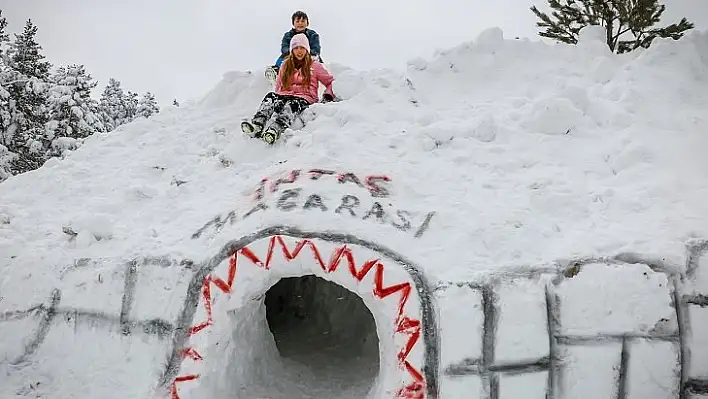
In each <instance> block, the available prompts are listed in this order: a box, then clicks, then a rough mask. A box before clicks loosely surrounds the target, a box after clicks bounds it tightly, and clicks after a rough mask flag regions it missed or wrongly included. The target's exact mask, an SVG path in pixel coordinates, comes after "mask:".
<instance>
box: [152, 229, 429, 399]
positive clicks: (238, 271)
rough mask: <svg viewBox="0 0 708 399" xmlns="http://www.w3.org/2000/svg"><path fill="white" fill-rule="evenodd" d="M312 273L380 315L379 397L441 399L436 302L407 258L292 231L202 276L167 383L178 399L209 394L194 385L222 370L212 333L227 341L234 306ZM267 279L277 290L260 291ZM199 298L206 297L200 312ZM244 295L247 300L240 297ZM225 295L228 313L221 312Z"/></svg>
mask: <svg viewBox="0 0 708 399" xmlns="http://www.w3.org/2000/svg"><path fill="white" fill-rule="evenodd" d="M385 258H388V259H385ZM293 263H299V264H298V265H293ZM394 264H395V266H394ZM264 274H273V276H272V277H264ZM304 274H315V275H318V276H320V277H324V278H325V279H328V280H330V281H333V282H335V283H337V284H340V285H342V286H343V287H345V288H347V289H349V290H350V291H353V292H355V293H357V294H358V295H359V296H360V297H362V299H363V300H364V303H365V304H366V305H367V307H368V308H369V309H370V310H371V311H372V314H373V315H374V319H375V322H376V326H377V329H378V335H379V342H380V350H379V352H380V358H381V364H382V368H381V374H380V375H379V386H378V387H376V392H377V395H379V396H380V395H385V396H390V397H397V398H410V399H418V398H420V399H422V398H426V397H437V385H438V384H437V382H436V381H437V376H436V372H437V369H438V368H437V366H436V365H437V363H436V359H437V357H438V356H437V353H436V350H437V342H438V339H437V335H436V334H437V332H438V329H437V328H436V323H435V320H434V317H433V311H432V307H431V306H432V304H431V303H430V301H429V295H430V294H429V292H430V289H429V288H428V285H427V283H426V282H425V280H424V279H423V276H422V274H421V272H420V271H419V269H418V268H417V267H416V266H414V265H413V264H412V263H410V262H407V261H406V260H405V259H404V258H403V257H401V256H400V255H397V254H395V253H394V252H392V251H390V250H387V249H385V248H382V247H380V246H378V245H376V244H374V243H370V242H366V241H363V240H360V239H358V238H356V237H353V236H351V235H346V234H335V233H303V232H300V231H298V230H297V229H292V228H287V227H275V228H271V229H267V230H264V231H262V232H260V233H258V234H256V235H254V236H251V237H248V238H247V239H242V240H238V241H235V242H232V243H230V244H227V245H226V247H225V248H224V249H222V251H221V252H220V253H219V254H218V255H217V256H215V257H214V258H213V259H212V260H211V261H209V262H208V264H207V265H206V266H205V268H204V270H203V271H202V273H198V274H197V275H196V276H195V277H194V279H193V280H192V284H191V285H190V288H189V292H190V293H189V294H188V302H189V303H188V305H187V306H186V307H185V314H183V317H181V320H192V323H191V325H190V326H189V327H188V328H184V329H183V330H182V331H185V332H186V334H182V335H181V336H176V339H175V345H174V348H175V351H174V352H173V355H172V357H171V359H170V362H169V366H168V370H167V373H166V375H165V378H163V382H167V381H170V382H171V383H170V395H171V397H172V398H173V399H184V398H186V397H190V398H191V397H202V396H203V395H204V393H203V392H199V391H198V390H199V389H201V390H207V391H208V388H205V387H204V386H202V385H199V384H194V385H193V386H192V387H189V385H188V384H190V383H194V382H196V381H197V380H199V379H202V378H203V373H204V372H208V371H205V370H213V368H214V367H218V365H219V364H222V362H220V361H218V360H217V361H214V362H213V363H212V365H205V364H204V363H206V362H208V361H209V358H210V357H213V356H212V355H209V356H207V355H206V353H209V352H210V351H211V353H212V354H213V353H214V352H215V351H216V350H214V345H215V343H217V344H218V339H215V338H210V334H211V335H213V336H216V337H218V336H220V332H213V330H214V329H215V328H218V327H219V325H222V326H225V327H224V328H230V327H229V321H228V320H227V317H226V309H227V308H228V307H231V306H233V307H239V306H241V305H243V304H244V302H246V301H248V300H249V299H251V300H253V298H254V297H262V295H263V294H264V293H265V291H266V290H267V289H268V288H270V286H271V285H272V284H271V283H274V282H276V281H277V280H279V279H280V278H281V277H288V276H292V275H304ZM259 280H261V281H262V280H268V281H269V283H265V284H262V285H259V284H258V283H257V282H256V281H259ZM200 281H201V284H199V282H200ZM254 287H258V288H254ZM259 289H260V291H259ZM254 290H255V291H254ZM196 292H199V295H198V296H197V297H198V298H197V299H198V300H197V301H196V304H197V305H198V306H197V309H196V311H195V310H194V308H193V306H194V305H195V301H194V296H195V295H194V293H196ZM237 294H241V295H242V296H241V298H236V299H234V298H232V295H237ZM222 296H223V297H224V300H221V302H220V303H221V310H219V311H217V310H215V309H216V308H217V306H218V305H217V303H218V302H219V300H220V299H221V298H220V297H222ZM187 313H190V314H187ZM219 319H221V320H219ZM236 323H238V322H236ZM180 324H181V323H180ZM424 326H425V327H424ZM185 327H186V325H185ZM178 348H182V349H178ZM236 361H237V360H236ZM178 370H179V373H178V374H175V373H176V372H177V371H178ZM190 388H194V389H196V390H197V391H193V390H192V389H190Z"/></svg>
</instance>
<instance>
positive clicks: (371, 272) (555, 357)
mask: <svg viewBox="0 0 708 399" xmlns="http://www.w3.org/2000/svg"><path fill="white" fill-rule="evenodd" d="M327 67H328V68H329V69H330V71H331V72H333V74H334V75H335V77H336V78H337V81H336V82H335V91H336V92H337V93H338V94H339V95H340V97H342V98H343V99H344V101H342V102H339V103H330V104H317V105H314V106H312V107H311V108H310V110H308V112H307V116H306V118H307V119H309V121H308V123H307V125H306V126H305V127H303V128H302V129H300V130H297V131H293V132H292V136H291V137H289V138H288V140H287V141H285V142H284V143H281V144H278V145H276V146H274V147H267V146H266V145H265V144H263V143H261V142H257V141H253V140H249V139H246V138H244V137H243V136H242V135H241V133H240V131H239V128H238V126H239V123H240V121H241V119H242V118H245V117H248V116H250V115H251V114H252V113H253V112H254V111H255V109H256V107H257V106H258V103H259V102H260V100H261V98H262V97H263V95H265V93H266V92H267V91H268V89H269V87H268V85H267V83H266V82H265V80H264V79H263V76H262V73H261V71H254V72H252V73H251V72H230V73H227V74H225V75H224V79H223V81H222V82H220V83H219V84H218V85H217V86H216V87H215V88H214V89H213V90H212V91H211V92H209V93H208V94H207V95H206V96H205V97H204V98H203V99H202V100H201V101H200V102H198V103H196V104H192V105H191V106H189V107H182V108H179V109H172V110H167V111H164V112H163V113H161V114H159V115H157V116H154V117H152V118H150V119H148V120H141V121H136V122H134V123H131V124H129V125H126V126H122V127H120V128H119V129H118V130H116V131H114V132H112V133H109V134H104V135H95V136H93V137H91V138H90V139H88V140H87V142H86V143H85V144H84V145H83V146H82V147H81V148H80V149H79V150H77V151H75V152H74V153H72V154H71V155H70V156H69V157H67V158H66V159H64V160H52V161H50V162H48V163H47V165H45V166H44V167H42V168H41V169H39V170H36V171H33V172H29V173H26V174H23V175H20V176H16V177H13V178H11V179H9V180H8V181H6V182H4V183H3V184H0V338H1V339H0V398H10V397H44V398H107V399H111V398H126V397H130V398H143V397H145V398H149V397H153V395H154V393H153V390H154V389H155V388H165V389H167V390H168V391H169V390H170V389H173V391H174V392H173V394H172V395H173V398H177V397H179V398H182V399H185V398H216V397H227V396H228V397H232V398H233V397H242V398H271V399H275V398H306V397H317V398H361V397H365V395H367V393H368V394H369V395H370V397H372V398H387V397H394V396H399V397H411V398H413V397H426V398H445V399H448V398H450V399H454V398H476V397H480V398H486V397H491V398H521V397H523V398H545V397H547V396H546V392H547V391H548V392H550V393H551V395H550V396H548V397H553V398H575V399H582V398H588V399H596V398H610V397H622V398H674V397H675V398H679V391H680V390H683V391H684V394H687V393H688V392H698V393H696V394H695V395H696V396H695V397H696V398H700V397H708V360H706V359H708V356H707V355H706V354H708V340H707V339H706V338H705V337H706V336H708V308H706V304H707V303H708V300H706V297H705V295H706V294H708V255H705V253H706V252H708V244H706V242H705V241H704V239H707V238H708V200H707V199H708V173H707V171H708V157H706V154H707V153H708V33H706V32H702V33H701V32H697V33H692V34H690V35H687V37H685V38H684V39H682V40H680V41H677V42H674V41H662V40H659V41H657V42H655V44H654V45H653V46H652V47H651V48H650V49H648V50H645V51H636V52H634V53H631V54H626V55H622V56H617V55H613V54H610V53H609V52H608V51H607V49H606V48H605V46H604V44H602V34H600V32H598V31H596V30H592V29H587V30H585V31H584V32H583V35H582V40H581V43H579V44H578V45H577V46H564V45H547V44H542V43H539V42H529V41H523V40H505V39H504V38H503V36H502V32H501V31H500V30H498V29H489V30H487V31H485V32H483V33H482V34H481V35H480V37H479V38H477V39H476V40H474V41H473V42H468V43H464V44H462V45H460V46H458V47H456V48H453V49H449V50H446V51H444V52H441V53H440V54H438V56H437V57H435V58H434V59H432V60H422V59H421V60H413V61H411V62H410V63H409V68H408V70H407V71H406V72H405V73H401V72H397V71H389V70H377V71H356V70H351V69H348V68H346V67H345V66H342V65H336V64H328V65H327ZM293 171H294V172H293ZM264 179H267V180H265V181H264ZM278 179H282V180H281V181H278ZM298 243H300V245H304V246H302V247H299V246H298ZM281 248H286V249H287V250H286V251H283V250H281ZM296 248H299V249H300V252H298V253H295V252H293V251H296ZM315 254H319V257H318V256H317V255H315ZM336 259H340V261H339V263H337V262H336ZM350 260H351V262H350ZM369 260H370V261H371V262H367V261H369ZM320 261H321V262H320ZM367 265H368V267H370V269H367ZM308 274H314V275H316V276H318V277H321V279H319V280H305V279H298V278H299V277H301V276H303V275H308ZM286 277H296V279H295V280H289V281H294V282H292V283H289V284H290V285H286V286H284V288H281V289H280V294H278V295H275V294H267V292H271V293H272V292H274V291H269V288H270V287H271V286H273V285H274V284H276V283H277V282H278V281H279V280H280V279H281V278H286ZM205 281H206V283H205ZM326 281H331V282H334V283H336V284H337V285H338V286H337V285H331V284H330V285H328V283H327V282H326ZM206 287H208V288H209V289H208V290H207V289H205V288H206ZM342 287H344V288H345V289H342ZM387 287H388V288H390V289H388V290H387V289H386V288H387ZM351 293H355V294H356V295H353V294H351ZM269 298H270V299H269ZM362 303H363V305H362ZM364 305H365V306H364ZM701 305H703V306H701ZM293 315H299V316H297V317H295V318H293ZM203 321H207V323H206V324H202V322H203ZM276 325H278V326H280V327H281V328H282V330H278V331H281V332H280V333H276V331H275V330H276V328H275V326H276ZM269 326H270V328H269ZM270 331H273V332H272V333H271V332H270ZM283 331H284V332H283ZM281 334H282V335H281ZM376 341H378V350H373V351H372V349H371V348H372V347H373V348H376V346H372V345H374V344H375V343H376ZM409 350H410V351H409ZM681 387H683V388H681ZM159 392H160V391H158V393H159ZM416 392H417V393H416ZM700 392H703V395H704V396H700V394H699V393H700ZM397 393H398V395H397ZM680 397H681V398H684V397H686V396H680Z"/></svg>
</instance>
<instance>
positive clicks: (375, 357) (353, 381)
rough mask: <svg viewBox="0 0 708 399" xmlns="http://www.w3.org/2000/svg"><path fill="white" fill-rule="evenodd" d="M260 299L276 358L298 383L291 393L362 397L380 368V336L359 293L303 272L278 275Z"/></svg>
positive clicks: (305, 395)
mask: <svg viewBox="0 0 708 399" xmlns="http://www.w3.org/2000/svg"><path fill="white" fill-rule="evenodd" d="M264 304H265V313H266V315H265V316H266V323H267V325H268V329H269V330H270V333H271V334H272V336H273V340H274V341H275V347H276V349H277V352H278V354H279V357H280V360H281V362H282V363H283V365H284V366H286V367H285V368H286V369H288V370H290V371H293V372H294V374H295V375H296V378H297V381H298V382H299V385H300V387H299V389H298V392H297V393H295V392H291V394H293V395H297V397H302V398H305V397H308V398H311V397H317V398H332V399H334V398H363V397H366V395H367V393H368V392H369V390H370V389H371V388H372V387H373V386H374V385H375V383H376V377H377V375H378V372H379V363H380V359H379V339H378V335H377V330H376V322H375V320H374V316H373V315H372V313H371V311H370V310H369V308H368V307H367V306H366V305H365V304H364V301H363V300H362V299H361V298H360V297H359V296H358V295H356V294H355V293H353V292H351V291H349V290H348V289H346V288H344V287H342V286H340V285H338V284H336V283H334V282H331V281H328V280H325V279H323V278H321V277H317V276H314V275H304V276H298V277H284V278H281V279H280V280H279V281H278V282H277V283H276V284H274V285H273V286H272V287H270V289H268V291H267V292H266V294H265V298H264ZM288 374H290V373H288ZM300 395H301V396H300ZM291 397H293V398H295V397H296V396H291Z"/></svg>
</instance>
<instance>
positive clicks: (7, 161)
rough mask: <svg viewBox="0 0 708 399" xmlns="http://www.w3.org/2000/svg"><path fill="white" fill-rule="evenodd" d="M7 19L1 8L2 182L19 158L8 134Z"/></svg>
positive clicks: (0, 122)
mask: <svg viewBox="0 0 708 399" xmlns="http://www.w3.org/2000/svg"><path fill="white" fill-rule="evenodd" d="M5 28H7V19H6V18H5V17H3V16H2V10H0V182H2V181H4V180H6V179H7V178H8V177H10V176H12V173H11V165H12V161H13V160H14V159H16V158H17V154H15V153H14V152H12V151H10V148H9V147H10V146H11V144H10V140H9V138H10V135H9V134H7V130H8V127H9V126H10V120H11V116H10V109H11V108H10V92H8V91H7V90H6V89H5V87H6V86H7V83H8V82H9V79H10V77H9V74H8V66H7V62H6V61H5V48H6V47H7V44H8V43H9V41H10V36H8V34H7V33H6V32H5Z"/></svg>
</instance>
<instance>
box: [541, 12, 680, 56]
mask: <svg viewBox="0 0 708 399" xmlns="http://www.w3.org/2000/svg"><path fill="white" fill-rule="evenodd" d="M548 5H549V6H550V8H551V9H552V10H553V12H552V13H551V16H549V15H548V14H546V13H543V12H541V11H539V10H538V8H536V6H533V7H531V11H532V12H533V13H534V14H536V16H537V17H538V18H539V19H540V21H539V22H537V23H536V26H537V27H539V28H544V29H545V30H544V31H543V32H540V33H539V36H542V37H547V38H550V39H554V40H557V41H559V42H562V43H568V44H576V43H577V42H578V34H579V32H580V29H582V28H583V27H585V26H588V25H601V26H603V27H604V28H605V31H606V32H607V46H608V47H609V48H610V50H612V52H615V53H626V52H629V51H632V50H635V49H637V48H639V47H644V48H648V47H649V46H650V45H651V43H652V42H653V41H654V39H656V38H657V37H662V38H672V39H674V40H678V39H680V38H681V37H682V36H683V33H684V32H685V31H687V30H689V29H692V28H693V24H692V23H690V22H688V20H686V18H682V19H681V21H679V23H677V24H671V25H668V26H665V27H663V28H654V25H656V24H657V23H659V22H660V20H661V15H662V14H663V13H664V10H665V9H666V6H665V5H663V4H659V2H658V0H631V1H629V0H548ZM626 39H628V40H626Z"/></svg>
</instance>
